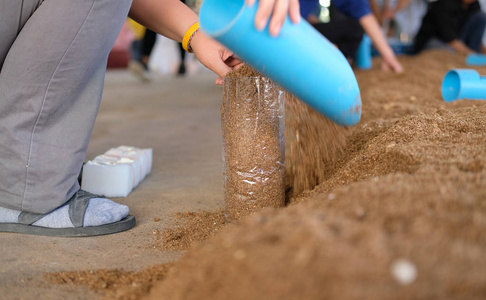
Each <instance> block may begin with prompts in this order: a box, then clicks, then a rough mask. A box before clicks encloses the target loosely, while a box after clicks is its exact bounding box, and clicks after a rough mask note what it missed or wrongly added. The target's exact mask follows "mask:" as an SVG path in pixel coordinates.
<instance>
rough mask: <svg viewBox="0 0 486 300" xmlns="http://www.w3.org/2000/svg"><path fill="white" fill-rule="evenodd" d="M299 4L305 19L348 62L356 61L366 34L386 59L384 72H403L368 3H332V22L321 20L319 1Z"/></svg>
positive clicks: (304, 0)
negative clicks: (333, 45) (334, 46)
mask: <svg viewBox="0 0 486 300" xmlns="http://www.w3.org/2000/svg"><path fill="white" fill-rule="evenodd" d="M299 1H300V9H301V15H302V17H303V18H304V19H306V20H307V21H308V22H309V23H310V24H311V25H312V26H314V28H316V29H317V30H318V31H319V32H320V33H321V34H322V35H324V36H325V37H326V38H327V39H329V41H330V42H331V43H333V44H335V45H336V46H337V47H338V48H339V50H341V52H342V53H343V55H344V56H345V57H346V58H347V59H348V61H350V62H351V63H352V62H353V60H354V58H355V55H356V52H357V50H358V48H359V45H360V43H361V40H362V38H363V34H364V33H366V34H367V35H368V36H369V37H370V39H371V41H372V42H373V45H374V46H375V47H376V49H377V50H378V52H379V53H380V55H381V57H382V58H383V63H382V70H384V71H393V72H395V73H401V72H403V66H402V65H401V64H400V62H399V61H398V59H397V57H396V55H395V53H394V51H393V49H392V48H391V47H390V45H389V44H388V42H387V40H386V37H385V35H384V34H383V32H382V31H381V28H380V25H379V23H378V21H377V19H376V18H375V16H374V15H373V13H372V11H371V7H370V4H369V2H368V0H331V1H330V7H329V22H323V21H322V20H321V19H320V18H319V12H320V8H321V7H320V4H319V0H299Z"/></svg>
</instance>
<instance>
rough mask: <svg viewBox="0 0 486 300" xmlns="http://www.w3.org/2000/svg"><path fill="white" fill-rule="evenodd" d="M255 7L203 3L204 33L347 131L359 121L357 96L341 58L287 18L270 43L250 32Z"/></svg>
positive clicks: (222, 0)
mask: <svg viewBox="0 0 486 300" xmlns="http://www.w3.org/2000/svg"><path fill="white" fill-rule="evenodd" d="M257 7H258V2H257V3H255V4H254V5H253V6H252V7H248V6H247V5H245V3H244V0H205V1H204V2H203V4H202V6H201V10H200V12H199V18H200V24H201V28H202V30H203V31H205V32H206V33H207V34H208V35H209V36H211V37H213V38H215V39H216V40H218V41H219V42H220V43H222V44H223V45H225V46H226V47H227V48H228V49H230V50H231V51H233V52H234V53H235V54H236V55H238V56H239V57H240V58H241V59H242V60H243V61H245V62H246V63H248V64H249V65H251V66H252V67H253V68H255V69H256V70H258V71H260V72H261V73H262V74H263V75H265V76H267V77H268V78H270V79H271V80H273V81H274V82H276V83H278V84H279V85H280V86H282V87H283V88H284V89H286V90H288V91H289V92H291V93H292V94H294V95H295V96H297V97H298V98H299V99H301V100H302V101H304V102H305V103H307V104H308V105H310V106H311V107H313V108H314V109H315V110H317V111H318V112H320V113H322V114H323V115H324V116H326V117H327V118H329V119H330V120H332V121H334V122H336V123H338V124H340V125H344V126H352V125H355V124H357V123H358V122H359V120H360V117H361V96H360V93H359V87H358V83H357V81H356V78H355V76H354V73H353V70H352V69H351V66H350V65H349V63H348V61H347V60H346V58H345V57H344V56H343V55H342V53H341V52H340V51H339V50H338V49H336V47H334V45H333V44H331V43H330V42H329V41H328V40H327V39H326V38H324V37H323V36H322V35H321V34H320V33H319V32H318V31H317V30H315V29H314V28H313V27H312V26H311V25H310V24H309V23H307V22H306V21H304V20H302V21H301V22H300V23H299V24H293V23H292V22H291V21H290V19H289V18H288V17H287V19H286V20H285V23H284V24H283V27H282V30H281V32H280V35H279V36H278V37H277V38H275V37H272V36H271V35H270V33H269V32H268V26H267V27H266V28H265V29H264V30H263V31H258V30H257V29H256V28H255V25H254V23H255V21H254V20H255V14H256V11H257Z"/></svg>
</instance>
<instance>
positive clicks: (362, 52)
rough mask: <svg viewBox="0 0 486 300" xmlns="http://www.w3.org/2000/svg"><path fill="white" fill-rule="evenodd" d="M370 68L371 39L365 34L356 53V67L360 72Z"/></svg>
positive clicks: (371, 64)
mask: <svg viewBox="0 0 486 300" xmlns="http://www.w3.org/2000/svg"><path fill="white" fill-rule="evenodd" d="M372 66H373V62H372V57H371V39H370V37H369V36H368V35H367V34H364V35H363V39H362V40H361V43H360V44H359V48H358V51H357V52H356V67H357V68H358V69H362V70H369V69H371V67H372Z"/></svg>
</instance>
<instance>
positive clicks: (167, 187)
mask: <svg viewBox="0 0 486 300" xmlns="http://www.w3.org/2000/svg"><path fill="white" fill-rule="evenodd" d="M215 78H216V76H215V75H214V74H212V73H211V72H209V71H207V70H204V71H202V72H199V73H197V74H195V75H190V76H188V77H184V78H180V77H175V76H173V75H160V76H158V77H155V78H153V80H152V81H151V82H149V83H142V82H141V81H139V80H138V79H137V78H136V77H134V76H133V75H132V74H130V73H128V72H127V71H124V70H121V71H109V72H108V73H107V76H106V82H105V92H104V95H103V100H102V104H101V108H100V112H99V115H98V118H97V121H96V124H95V128H94V131H93V136H92V139H91V142H90V145H89V150H88V154H87V159H92V158H93V157H95V156H96V155H98V154H101V153H103V152H105V151H106V150H108V149H109V148H111V147H116V146H120V145H128V146H134V147H139V148H153V155H154V157H153V167H152V173H151V174H150V175H148V176H147V177H146V178H145V179H144V181H142V182H141V183H140V184H139V186H138V187H136V188H135V189H134V190H133V191H132V192H131V193H130V194H129V195H128V197H126V198H114V199H113V200H115V201H117V202H120V203H124V204H126V205H128V206H129V207H130V213H131V214H133V215H134V216H135V217H136V218H137V226H136V227H135V228H134V229H132V230H130V231H127V232H124V233H119V234H115V235H109V236H100V237H90V238H54V237H39V236H27V235H17V234H7V233H2V234H0V253H1V255H0V299H96V295H95V294H93V293H92V292H90V291H89V290H87V289H86V288H83V287H70V286H53V285H50V284H47V283H45V282H43V281H42V275H43V274H45V273H48V272H57V271H73V270H79V271H84V270H94V269H116V268H123V269H126V270H139V269H143V268H144V267H147V266H149V265H154V264H162V263H166V262H170V261H174V260H177V259H178V258H179V257H180V256H181V255H182V253H180V252H172V251H161V250H157V249H151V248H150V247H151V245H152V244H153V239H152V236H153V234H152V232H153V231H154V230H155V229H159V230H160V229H163V228H164V227H165V226H167V225H168V222H169V219H170V216H171V215H173V214H174V213H176V212H185V211H198V210H211V211H213V210H221V209H222V208H223V207H224V202H223V186H222V184H223V177H222V158H221V155H222V146H221V132H220V115H219V109H220V103H221V100H222V88H221V87H219V86H216V85H214V79H215ZM154 218H160V220H161V221H160V222H154Z"/></svg>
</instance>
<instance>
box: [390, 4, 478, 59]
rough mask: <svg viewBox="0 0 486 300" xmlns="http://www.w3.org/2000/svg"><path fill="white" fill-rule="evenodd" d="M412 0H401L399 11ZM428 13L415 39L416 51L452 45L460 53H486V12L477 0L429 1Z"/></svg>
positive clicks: (450, 46)
mask: <svg viewBox="0 0 486 300" xmlns="http://www.w3.org/2000/svg"><path fill="white" fill-rule="evenodd" d="M410 1H411V0H400V1H399V4H400V6H398V5H397V7H398V10H399V9H401V8H403V7H406V5H407V4H408V3H409V2H410ZM429 2H430V3H429V6H428V9H427V13H426V14H425V16H424V17H423V19H422V24H421V26H420V29H419V31H418V33H417V35H416V37H415V40H414V53H419V52H421V51H423V50H424V49H427V48H434V47H444V46H446V47H448V48H451V49H453V50H454V51H456V52H457V53H462V54H469V53H479V52H483V53H486V51H485V50H486V49H485V47H484V45H483V43H482V41H483V36H484V32H485V28H486V14H485V13H484V12H483V11H481V6H480V4H479V2H478V1H477V0H437V1H429Z"/></svg>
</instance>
